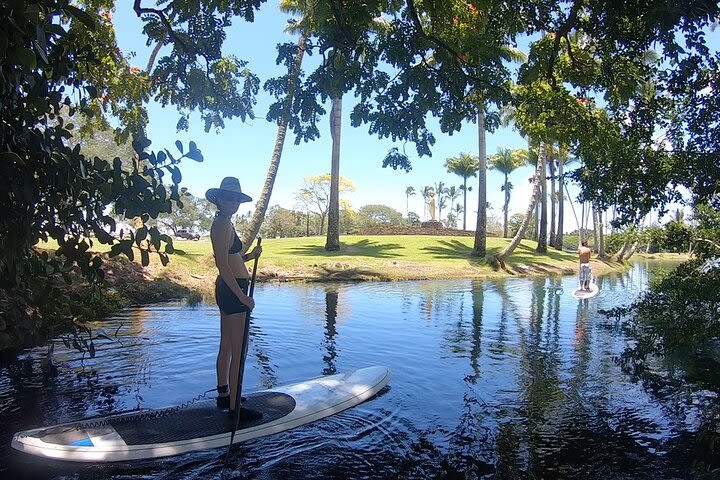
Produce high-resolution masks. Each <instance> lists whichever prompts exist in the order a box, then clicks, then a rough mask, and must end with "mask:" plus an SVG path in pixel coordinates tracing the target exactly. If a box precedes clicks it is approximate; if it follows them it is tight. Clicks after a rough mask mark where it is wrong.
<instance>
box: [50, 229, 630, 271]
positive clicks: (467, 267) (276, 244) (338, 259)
mask: <svg viewBox="0 0 720 480" xmlns="http://www.w3.org/2000/svg"><path fill="white" fill-rule="evenodd" d="M474 240H475V239H474V237H465V236H433V235H372V236H363V235H343V236H341V237H340V251H337V252H327V251H325V241H326V238H325V237H324V236H314V237H298V238H267V239H263V241H262V245H263V255H262V257H261V258H260V261H259V268H258V270H259V272H260V273H261V274H263V273H265V274H266V275H268V276H277V277H286V278H293V279H301V278H303V277H309V278H310V277H311V278H318V277H320V278H322V277H328V278H347V279H351V278H365V279H367V278H376V279H385V280H393V279H412V278H451V277H476V276H487V275H505V274H508V273H510V272H512V273H518V272H519V273H526V272H527V273H543V272H547V273H555V274H557V273H573V272H574V271H575V269H576V268H577V255H576V254H575V253H574V252H566V251H558V250H555V249H554V248H548V252H547V254H538V253H537V252H535V248H536V245H537V244H536V242H533V241H530V240H523V242H522V243H521V244H520V245H519V246H518V247H517V248H516V249H515V251H514V252H513V254H512V256H511V257H510V259H509V260H508V262H507V267H508V271H507V272H503V271H497V270H494V269H493V268H492V267H491V266H490V265H489V264H488V263H487V262H486V259H485V258H476V257H472V256H471V252H472V249H473V244H474ZM509 242H510V239H504V238H497V237H488V239H487V253H488V255H494V254H497V253H499V252H500V251H501V250H502V249H503V248H504V247H505V246H506V245H508V243H509ZM173 245H174V247H175V251H176V252H175V254H174V255H171V256H170V264H169V265H168V266H167V267H164V268H163V267H161V266H160V262H159V259H158V258H157V256H151V268H152V270H153V274H154V275H163V276H168V277H170V278H174V279H178V280H182V279H185V278H188V277H194V278H203V279H209V278H213V277H214V276H215V275H216V270H215V263H214V259H213V255H212V246H211V244H210V240H209V238H207V237H205V238H203V239H201V240H199V241H193V240H175V241H174V242H173ZM43 247H45V248H49V249H53V248H54V247H55V245H54V244H52V243H48V244H46V245H44V246H43ZM93 249H94V250H96V251H101V252H102V251H105V252H106V251H107V250H108V249H107V247H106V246H102V245H99V244H97V243H96V244H94V246H93ZM136 257H138V258H139V255H137V256H136ZM138 258H136V259H135V260H136V261H138ZM251 264H252V262H249V265H251ZM597 264H598V265H597V266H596V267H594V271H595V272H596V273H601V272H602V271H603V270H609V269H614V268H619V267H620V265H618V264H612V263H611V262H597ZM339 272H341V273H342V275H340V274H339Z"/></svg>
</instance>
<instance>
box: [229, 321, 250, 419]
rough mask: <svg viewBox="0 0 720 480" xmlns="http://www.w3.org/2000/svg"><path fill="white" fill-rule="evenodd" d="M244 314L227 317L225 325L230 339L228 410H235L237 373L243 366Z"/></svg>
mask: <svg viewBox="0 0 720 480" xmlns="http://www.w3.org/2000/svg"><path fill="white" fill-rule="evenodd" d="M245 315H247V314H246V313H245V312H242V313H235V314H233V315H227V321H226V323H225V325H226V328H227V331H228V333H229V337H230V348H231V355H230V372H229V375H230V408H231V409H233V410H234V409H235V398H236V396H237V388H238V373H239V372H240V368H241V367H244V366H245V356H244V355H243V351H242V346H243V337H244V336H245Z"/></svg>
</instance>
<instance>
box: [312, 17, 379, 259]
mask: <svg viewBox="0 0 720 480" xmlns="http://www.w3.org/2000/svg"><path fill="white" fill-rule="evenodd" d="M389 27H390V24H389V23H388V22H387V21H386V20H384V19H382V18H380V17H377V18H375V19H374V20H373V21H372V23H371V28H372V29H373V30H375V32H381V31H388V30H389ZM326 55H328V57H327V58H328V60H327V64H328V68H329V70H330V71H332V72H333V78H332V81H331V85H330V92H329V93H330V98H331V107H330V135H331V137H332V159H331V165H330V200H329V204H328V230H327V239H326V241H325V250H326V251H328V252H334V251H338V250H340V128H341V126H342V97H343V88H344V85H345V81H344V77H345V72H346V71H347V69H348V68H349V67H348V61H347V58H346V56H345V55H344V54H343V53H342V52H340V51H339V50H338V49H337V48H333V49H332V50H331V51H330V52H328V53H326Z"/></svg>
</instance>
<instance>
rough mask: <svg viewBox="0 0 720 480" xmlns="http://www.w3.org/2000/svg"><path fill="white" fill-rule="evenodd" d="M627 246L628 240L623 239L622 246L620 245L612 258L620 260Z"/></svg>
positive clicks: (628, 244)
mask: <svg viewBox="0 0 720 480" xmlns="http://www.w3.org/2000/svg"><path fill="white" fill-rule="evenodd" d="M629 246H630V242H628V241H627V240H625V241H624V242H623V244H622V246H621V247H620V250H618V252H617V253H616V254H615V256H614V257H613V259H614V260H615V261H618V262H621V261H622V259H623V257H624V256H625V251H626V250H627V249H628V247H629Z"/></svg>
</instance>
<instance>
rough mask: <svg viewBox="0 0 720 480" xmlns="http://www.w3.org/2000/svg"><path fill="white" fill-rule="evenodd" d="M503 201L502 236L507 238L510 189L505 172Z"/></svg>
mask: <svg viewBox="0 0 720 480" xmlns="http://www.w3.org/2000/svg"><path fill="white" fill-rule="evenodd" d="M504 187H505V203H504V204H503V238H508V214H509V210H510V190H509V189H508V174H507V173H506V174H505V184H504Z"/></svg>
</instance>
